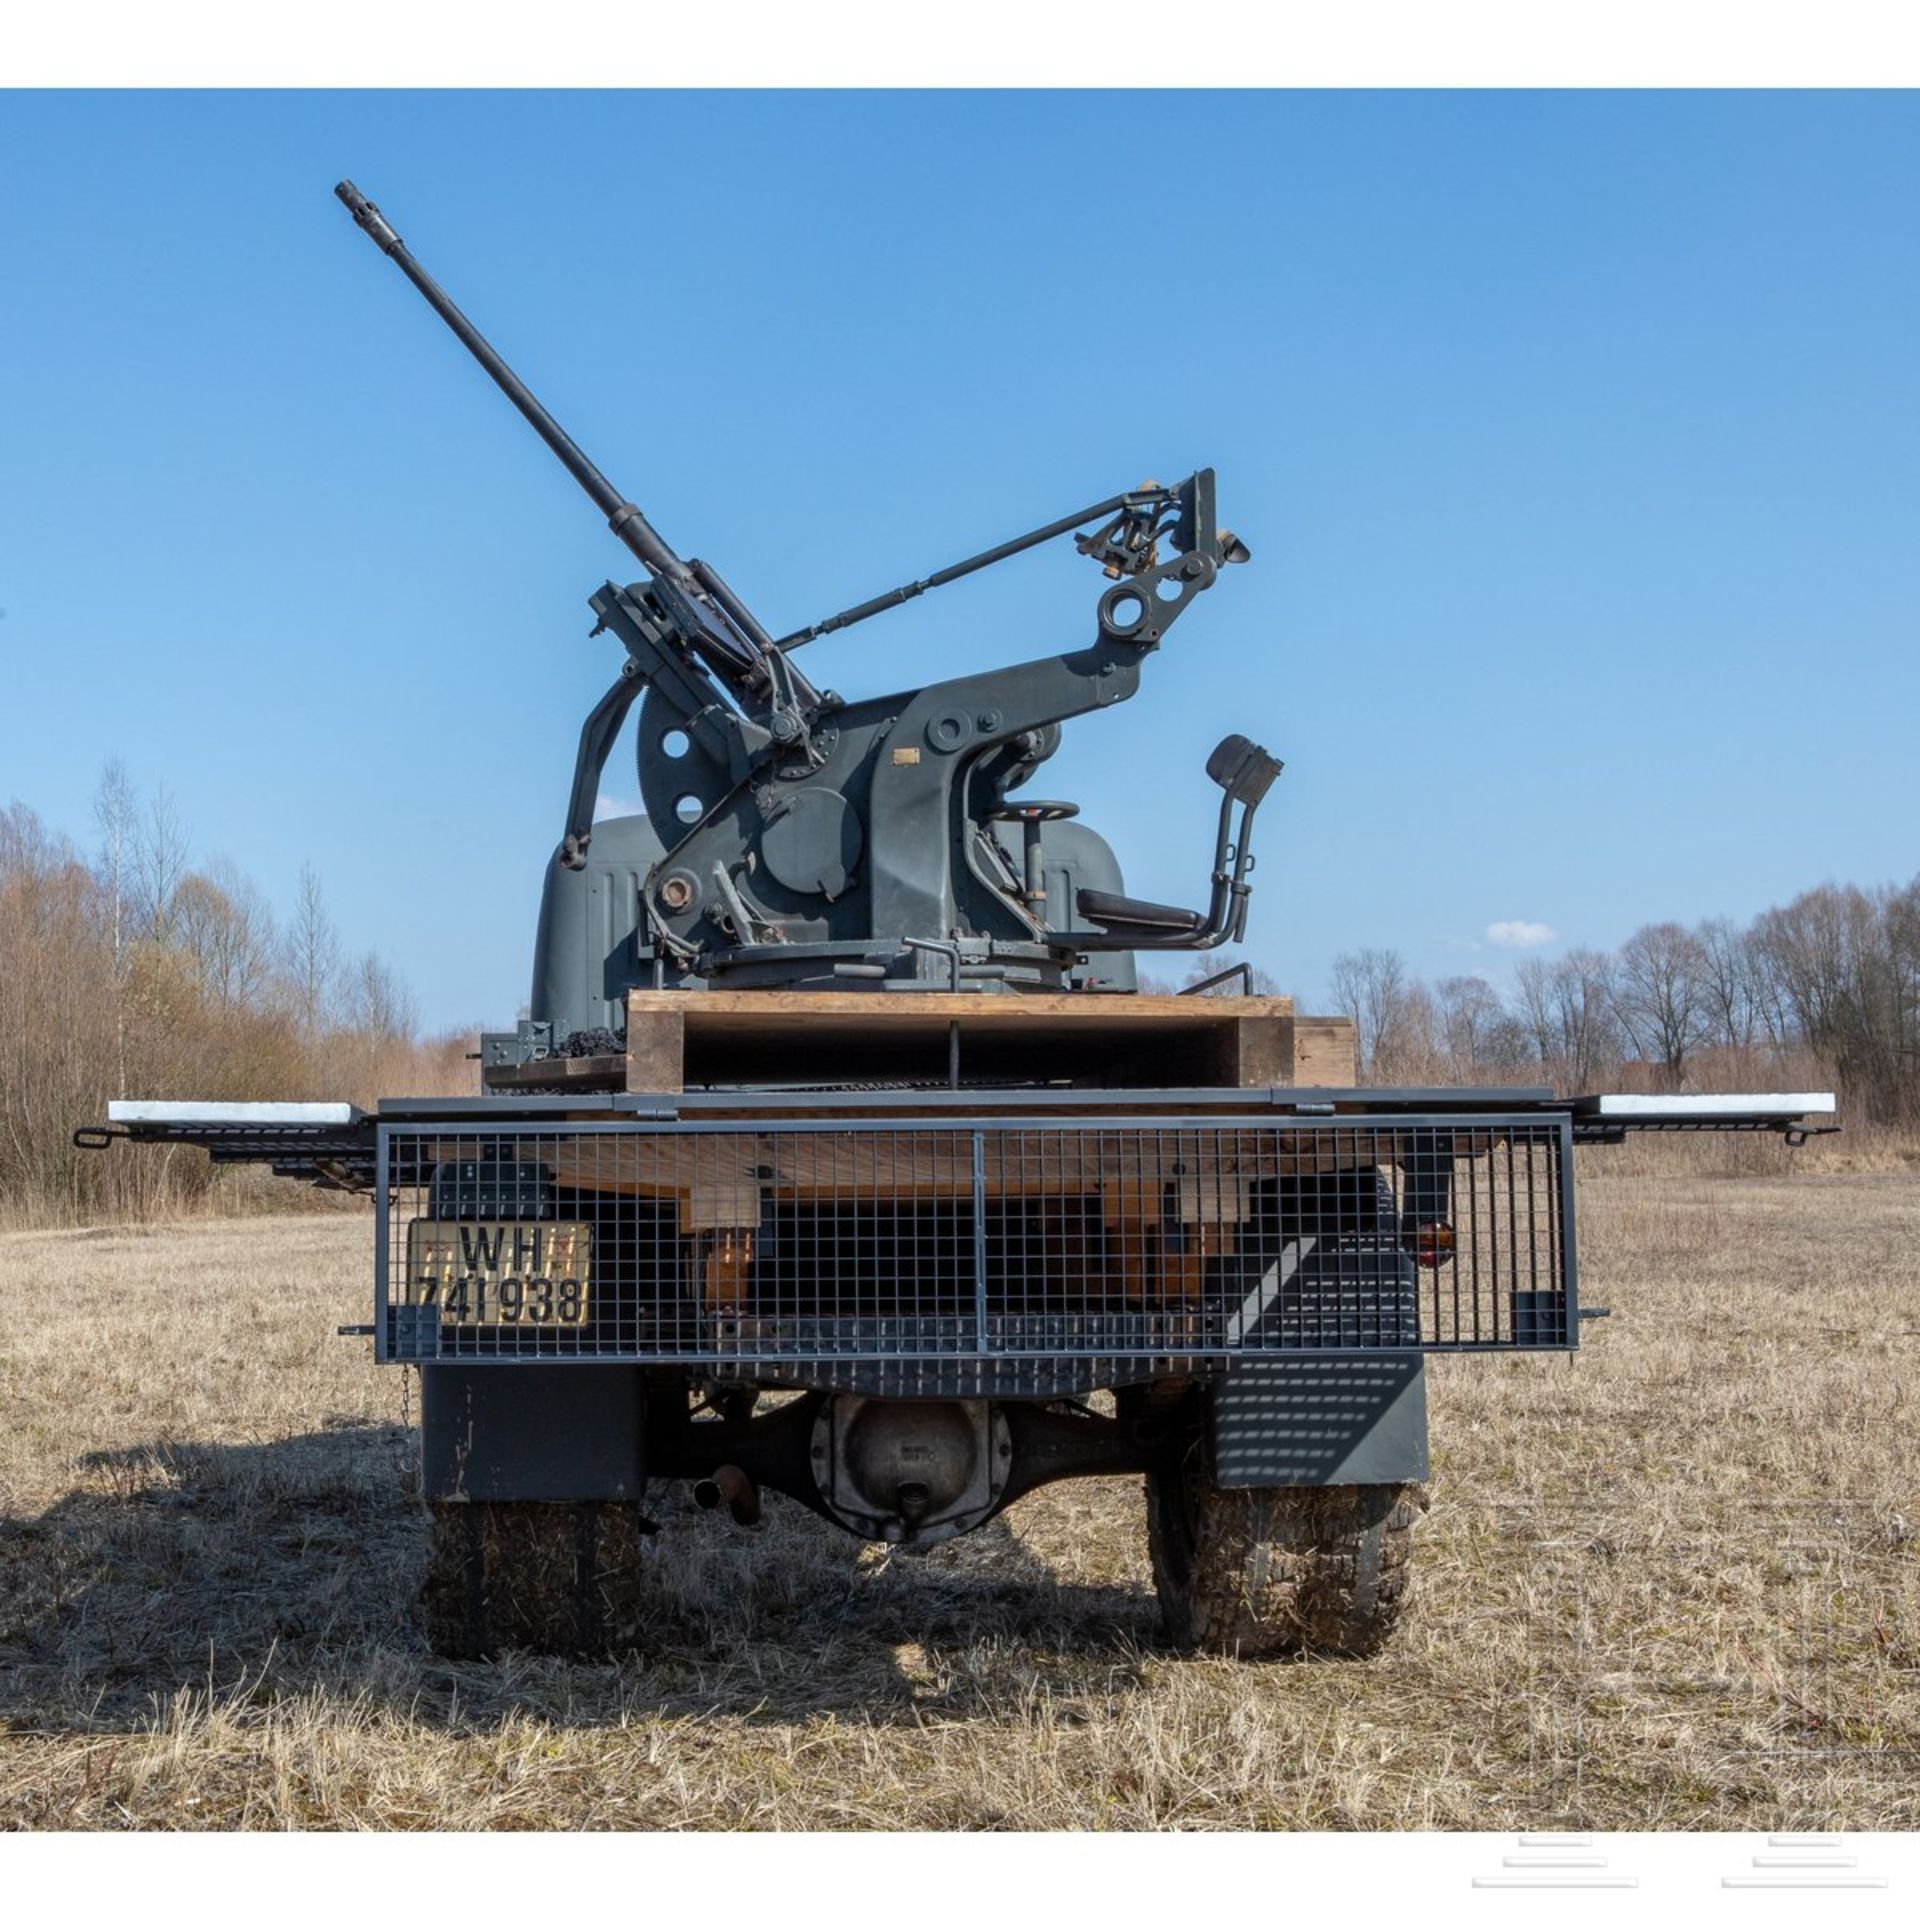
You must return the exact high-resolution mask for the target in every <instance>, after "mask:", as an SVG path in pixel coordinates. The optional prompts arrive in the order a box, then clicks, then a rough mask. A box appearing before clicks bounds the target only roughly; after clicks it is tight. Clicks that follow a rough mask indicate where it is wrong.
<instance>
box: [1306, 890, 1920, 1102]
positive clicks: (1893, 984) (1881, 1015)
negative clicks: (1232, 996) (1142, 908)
mask: <svg viewBox="0 0 1920 1920" xmlns="http://www.w3.org/2000/svg"><path fill="white" fill-rule="evenodd" d="M1330 987H1331V998H1332V1002H1333V1006H1332V1009H1331V1010H1332V1011H1334V1012H1337V1013H1343V1014H1345V1015H1347V1016H1348V1018H1350V1019H1351V1020H1352V1021H1353V1023H1354V1026H1355V1029H1356V1033H1357V1038H1358V1045H1359V1057H1360V1070H1361V1076H1362V1078H1363V1079H1364V1080H1366V1081H1367V1082H1369V1083H1371V1084H1374V1085H1394V1084H1398V1085H1423V1084H1424V1085H1463V1084H1469V1083H1473V1082H1489V1083H1493V1084H1502V1083H1504V1084H1516V1083H1520V1082H1530V1081H1544V1082H1551V1083H1552V1085H1553V1086H1555V1087H1556V1088H1557V1089H1558V1090H1559V1091H1561V1092H1563V1093H1579V1092H1587V1091H1592V1090H1595V1089H1599V1088H1602V1087H1608V1086H1620V1087H1623V1088H1625V1089H1628V1090H1646V1091H1655V1092H1679V1091H1683V1090H1688V1089H1696V1088H1698V1089H1716V1088H1735V1087H1741V1086H1745V1087H1747V1088H1749V1089H1759V1088H1763V1087H1765V1086H1766V1085H1767V1084H1768V1083H1769V1080H1770V1079H1777V1078H1778V1076H1779V1075H1780V1074H1781V1073H1782V1072H1785V1071H1790V1070H1794V1069H1800V1070H1804V1069H1806V1068H1809V1067H1811V1068H1813V1069H1816V1070H1818V1071H1819V1072H1820V1073H1821V1074H1823V1075H1824V1076H1825V1084H1828V1085H1833V1086H1836V1087H1837V1088H1838V1089H1839V1091H1840V1092H1841V1093H1843V1094H1844V1095H1845V1096H1846V1099H1847V1102H1848V1105H1849V1107H1850V1109H1851V1110H1852V1111H1853V1112H1854V1113H1855V1114H1857V1115H1858V1116H1859V1117H1861V1118H1864V1119H1867V1120H1871V1121H1875V1122H1878V1123H1881V1124H1886V1125H1892V1126H1913V1125H1916V1124H1920V877H1916V878H1915V879H1914V880H1912V881H1909V882H1908V883H1907V884H1906V885H1905V886H1882V887H1873V888H1867V887H1858V886H1838V885H1826V886H1820V887H1814V888H1812V889H1810V890H1809V891H1807V892H1805V893H1802V894H1800V895H1799V896H1798V897H1797V898H1795V899H1793V900H1791V901H1789V902H1788V903H1787V905H1785V906H1782V907H1770V908H1768V909H1767V911H1766V912H1764V913H1762V914H1760V915H1758V916H1757V917H1756V918H1755V919H1754V920H1752V921H1751V922H1750V923H1749V924H1747V925H1746V926H1740V925H1737V924H1735V923H1734V922H1732V921H1729V920H1726V919H1714V920H1703V921H1701V922H1699V923H1698V924H1697V925H1695V926H1691V927H1687V926H1682V925H1680V924H1678V923H1677V922H1675V921H1671V920H1666V921H1660V922H1658V923H1657V924H1655V925H1651V926H1644V927H1641V928H1640V929H1639V930H1638V931H1637V932H1635V933H1634V934H1632V935H1631V936H1630V937H1629V938H1628V939H1626V940H1624V941H1623V942H1622V943H1621V944H1620V945H1619V946H1618V947H1616V948H1613V949H1611V950H1605V951H1603V950H1601V949H1598V948H1593V947H1575V948H1571V949H1569V950H1568V951H1567V952H1565V953H1563V954H1559V955H1557V956H1555V957H1553V958H1550V959H1549V958H1545V957H1541V956H1529V957H1527V958H1525V959H1522V960H1520V961H1519V962H1517V963H1516V964H1515V966H1514V969H1513V980H1512V985H1511V986H1510V987H1509V988H1508V989H1507V990H1506V991H1504V992H1502V991H1501V990H1500V989H1498V988H1496V987H1495V986H1494V985H1493V984H1492V983H1491V982H1489V981H1488V980H1486V979H1484V978H1482V977H1481V976H1479V975H1478V974H1456V975H1453V976H1451V977H1450V978H1447V979H1444V980H1439V981H1436V982H1433V983H1431V984H1429V983H1428V982H1427V981H1425V980H1422V979H1419V978H1417V977H1416V976H1415V975H1414V974H1412V973H1411V972H1410V971H1409V970H1408V968H1407V966H1406V965H1405V963H1404V961H1403V960H1402V959H1401V957H1400V955H1399V954H1398V953H1395V952H1393V951H1391V950H1390V949H1381V948H1371V947H1370V948H1362V949H1359V950H1357V951H1353V952H1347V953H1342V954H1340V955H1339V956H1338V957H1337V958H1336V959H1335V961H1334V965H1333V974H1332V979H1331V982H1330Z"/></svg>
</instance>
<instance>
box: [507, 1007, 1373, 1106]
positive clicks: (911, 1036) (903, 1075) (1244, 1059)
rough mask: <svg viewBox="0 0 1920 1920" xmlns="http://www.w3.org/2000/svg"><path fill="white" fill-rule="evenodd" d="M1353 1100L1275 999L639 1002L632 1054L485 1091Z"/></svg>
mask: <svg viewBox="0 0 1920 1920" xmlns="http://www.w3.org/2000/svg"><path fill="white" fill-rule="evenodd" d="M956 1028H957V1029H958V1033H959V1045H960V1071H961V1076H962V1079H963V1080H964V1081H966V1082H968V1083H970V1084H980V1083H988V1084H991V1083H994V1082H1000V1083H1024V1082H1031V1081H1035V1080H1042V1081H1056V1082H1064V1083H1067V1084H1071V1085H1073V1086H1078V1087H1141V1088H1145V1087H1286V1086H1303V1087H1315V1086H1318V1087H1350V1086H1351V1085H1352V1084H1353V1081H1354V1051H1353V1028H1352V1025H1351V1023H1350V1022H1348V1021H1346V1020H1342V1019H1329V1018H1316V1017H1313V1016H1309V1015H1302V1014H1296V1013H1295V1012H1294V1010H1293V1001H1292V1000H1291V999H1290V998H1288V997H1287V996H1285V995H1270V996H1257V997H1252V998H1230V997H1228V996H1226V995H1218V996H1215V995H1180V994H1138V995H1136V994H1093V993H1088V994H984V993H774V992H746V993H742V992H707V993H702V992H685V991H679V990H674V991H667V992H657V993H650V992H636V993H633V994H630V995H629V996H628V999H627V1050H626V1053H625V1054H624V1055H621V1054H589V1055H584V1056H580V1057H577V1058H571V1059H553V1060H540V1061H535V1062H532V1063H530V1064H528V1065H526V1066H517V1067H492V1068H489V1069H488V1070H487V1074H486V1084H487V1085H488V1086H489V1087H490V1088H495V1089H503V1090H505V1089H512V1090H519V1091H529V1092H531V1091H536V1090H543V1091H552V1092H562V1093H567V1092H572V1093H586V1092H609V1091H610V1092H626V1093H682V1092H686V1091H688V1090H689V1089H695V1088H701V1087H712V1086H750V1087H777V1086H786V1087H796V1086H804V1087H814V1086H825V1085H830V1084H847V1083H851V1084H853V1085H856V1086H857V1085H863V1084H872V1085H875V1086H880V1085H890V1084H897V1083H901V1082H909V1083H910V1082H924V1083H926V1084H929V1085H940V1084H944V1083H945V1081H946V1078H947V1072H948V1065H949V1060H950V1050H951V1047H952V1044H953V1035H954V1032H955V1029H956Z"/></svg>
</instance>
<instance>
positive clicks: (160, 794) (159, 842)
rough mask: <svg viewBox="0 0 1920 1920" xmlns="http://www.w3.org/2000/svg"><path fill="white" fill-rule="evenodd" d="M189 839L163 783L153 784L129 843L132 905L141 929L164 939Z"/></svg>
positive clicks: (169, 931)
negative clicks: (158, 785)
mask: <svg viewBox="0 0 1920 1920" xmlns="http://www.w3.org/2000/svg"><path fill="white" fill-rule="evenodd" d="M191 844H192V843H191V840H190V838H189V836H188V833H187V830H186V828H185V827H184V826H183V825H182V824H181V822H180V810H179V808H178V807H176V806H175V805H174V802H173V795H172V794H170V793H169V792H168V791H167V790H166V788H165V787H155V788H154V790H153V795H152V798H151V799H149V800H148V802H147V815H146V818H145V819H144V820H143V821H141V822H140V828H139V832H138V833H137V834H136V836H135V838H134V843H133V862H132V872H133V887H134V906H135V911H136V914H137V917H138V920H139V923H140V931H141V933H142V934H143V935H144V936H145V937H146V938H147V939H149V940H158V941H161V942H162V943H164V942H165V941H167V940H168V939H170V938H171V937H172V923H173V895H174V889H175V888H176V887H178V886H179V884H180V882H181V880H182V879H183V878H184V877H185V875H186V871H187V854H188V851H189V848H190V846H191Z"/></svg>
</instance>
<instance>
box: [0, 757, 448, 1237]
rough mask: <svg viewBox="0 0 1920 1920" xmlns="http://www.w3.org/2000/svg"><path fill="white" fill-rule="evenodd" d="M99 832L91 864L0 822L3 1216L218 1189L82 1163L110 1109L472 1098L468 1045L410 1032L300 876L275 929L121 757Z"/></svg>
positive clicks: (141, 1155)
mask: <svg viewBox="0 0 1920 1920" xmlns="http://www.w3.org/2000/svg"><path fill="white" fill-rule="evenodd" d="M94 824H95V827H96V829H97V834H96V845H95V847H94V849H93V850H92V851H91V852H90V853H83V852H82V851H81V850H80V849H79V848H77V847H76V846H75V845H74V843H73V842H72V840H71V839H70V838H68V836H66V835H65V834H62V833H59V832H56V831H55V830H53V829H52V828H50V827H48V826H47V825H46V823H45V822H43V821H42V820H41V819H40V817H39V816H38V815H37V814H36V813H34V812H33V810H32V809H30V808H28V807H26V806H24V805H21V804H19V803H15V804H14V805H12V806H10V807H7V808H5V809H0V1217H5V1218H11V1219H14V1220H20V1219H27V1220H48V1221H60V1220H71V1219H78V1218H82V1217H86V1216H89V1215H92V1214H95V1213H100V1212H110V1213H122V1212H124V1213H145V1212H152V1211H159V1210H165V1209H166V1208H168V1207H169V1206H177V1205H182V1204H192V1203H196V1202H198V1203H203V1204H204V1203H205V1202H206V1201H207V1200H208V1199H209V1198H210V1197H212V1196H213V1195H214V1194H215V1192H216V1189H218V1188H220V1187H221V1186H222V1183H221V1182H219V1181H216V1179H215V1177H214V1175H213V1173H212V1170H211V1169H210V1168H209V1167H208V1165H207V1162H206V1157H205V1156H204V1155H203V1154H200V1153H189V1152H165V1151H154V1152H138V1153H129V1152H126V1151H118V1152H112V1153H81V1152H76V1151H75V1150H74V1148H73V1146H72V1144H71V1136H72V1133H73V1130H74V1128H76V1127H79V1126H85V1125H88V1124H90V1123H95V1122H98V1121H100V1120H101V1119H103V1118H104V1116H105V1113H106V1104H107V1102H108V1101H109V1100H110V1099H117V1098H123V1097H131V1098H153V1099H166V1098H177V1099H208V1100H274V1099H342V1100H352V1101H355V1102H356V1103H358V1104H360V1105H371V1104H372V1102H373V1101H374V1100H375V1099H376V1098H378V1097H379V1096H380V1095H381V1094H396V1093H410V1092H411V1093H430V1092H451V1091H471V1090H472V1088H473V1085H474V1079H473V1070H472V1068H471V1067H470V1066H469V1065H468V1064H467V1062H466V1059H465V1055H466V1054H467V1052H468V1051H469V1049H470V1048H471V1046H472V1039H471V1036H469V1035H466V1034H457V1035H452V1034H450V1035H442V1036H437V1037H422V1035H421V1034H420V1031H419V1019H418V1014H417V1012H416V1009H415V1006H414V1002H413V999H412V996H411V995H410V994H409V992H408V991H407V989H406V987H405V985H404V984H403V983H402V982H401V981H400V980H399V979H398V978H396V976H395V975H394V973H393V972H392V970H391V969H390V968H389V967H388V966H387V964H386V963H385V962H384V961H383V960H382V959H381V958H380V956H379V955H378V954H377V953H371V952H370V953H365V954H360V955H354V954H352V953H349V952H348V951H347V950H346V948H345V947H344V946H343V944H342V942H341V939H340V936H339V932H338V930H337V929H336V927H335V926H334V924H333V921H332V918H331V916H330V915H329V913H328V911H327V906H326V898H325V893H324V890H323V888H322V885H321V881H320V877H319V875H318V874H317V873H316V872H315V871H314V870H313V869H312V868H311V867H304V868H302V870H301V873H300V877H299V884H298V888H297V891H296V895H295V900H294V905H293V909H292V912H291V914H290V916H289V917H288V918H287V920H286V921H285V923H284V924H281V923H280V922H279V921H277V920H276V917H275V915H274V914H273V912H272V910H271V908H270V907H269V905H268V903H267V900H266V897H265V896H264V894H263V893H262V892H261V891H260V889H259V888H258V887H257V886H256V885H255V884H254V883H253V881H252V880H250V879H249V878H248V877H247V876H246V875H245V874H243V873H242V872H240V871H239V870H238V869H237V868H236V867H235V866H234V865H233V864H232V863H231V862H230V861H227V860H224V859H218V858H216V859H209V860H205V861H198V862H197V861H196V860H195V859H194V858H193V849H192V841H191V836H190V835H189V833H188V831H187V829H186V827H185V825H184V823H183V822H182V821H181V819H180V817H179V814H178V811H177V809H176V807H175V805H174V803H173V802H172V800H171V799H170V798H169V797H168V795H167V794H166V793H165V791H164V790H156V791H154V792H152V793H150V794H142V793H141V792H139V791H138V790H137V789H136V788H135V786H134V784H133V782H132V781H131V780H130V779H129V778H128V776H127V773H126V770H125V769H124V767H122V766H121V765H120V764H119V763H118V762H111V763H109V765H108V766H107V768H106V770H105V772H104V774H103V775H102V777H101V781H100V785H99V790H98V793H97V795H96V799H95V804H94ZM225 1184H226V1185H228V1186H231V1185H232V1184H233V1183H231V1182H228V1183H225Z"/></svg>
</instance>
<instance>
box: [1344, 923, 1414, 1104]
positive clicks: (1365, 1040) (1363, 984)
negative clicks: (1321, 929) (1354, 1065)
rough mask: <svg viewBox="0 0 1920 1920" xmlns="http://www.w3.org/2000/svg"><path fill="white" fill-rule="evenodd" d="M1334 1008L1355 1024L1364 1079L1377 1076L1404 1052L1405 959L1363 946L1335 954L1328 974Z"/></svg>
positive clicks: (1407, 1012)
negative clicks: (1329, 975)
mask: <svg viewBox="0 0 1920 1920" xmlns="http://www.w3.org/2000/svg"><path fill="white" fill-rule="evenodd" d="M1330 986H1331V989H1332V994H1333V1003H1334V1008H1335V1011H1337V1012H1339V1013H1343V1014H1345V1015H1346V1017H1347V1018H1348V1019H1349V1020H1351V1021H1352V1022H1353V1031H1354V1044H1355V1050H1356V1052H1357V1053H1358V1056H1359V1067H1360V1077H1361V1079H1362V1080H1375V1079H1377V1078H1378V1077H1379V1075H1380V1072H1381V1071H1382V1070H1383V1068H1384V1066H1385V1064H1386V1062H1387V1061H1388V1060H1390V1059H1392V1058H1393V1057H1394V1056H1395V1055H1396V1054H1397V1053H1399V1052H1402V1051H1404V1049H1405V1045H1406V1037H1407V1036H1406V1028H1407V1025H1408V1015H1409V1011H1410V1009H1409V1005H1408V998H1407V994H1408V983H1407V966H1406V962H1405V961H1404V960H1402V959H1401V958H1400V956H1399V955H1398V954H1397V953H1395V952H1394V951H1393V950H1392V949H1391V948H1390V947H1361V948H1359V949H1357V950H1355V951H1352V952H1348V953H1339V954H1336V955H1335V956H1334V960H1333V973H1332V975H1331V978H1330Z"/></svg>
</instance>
